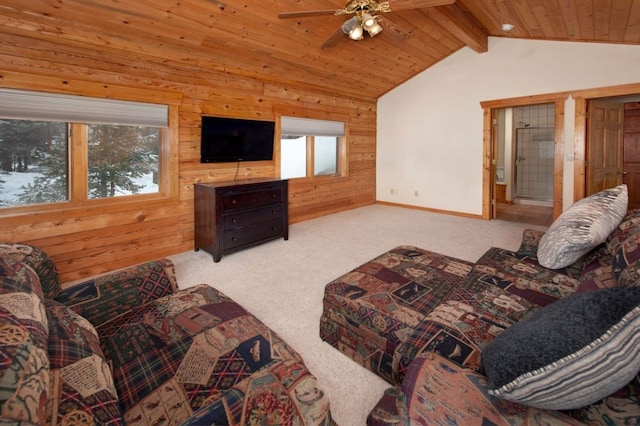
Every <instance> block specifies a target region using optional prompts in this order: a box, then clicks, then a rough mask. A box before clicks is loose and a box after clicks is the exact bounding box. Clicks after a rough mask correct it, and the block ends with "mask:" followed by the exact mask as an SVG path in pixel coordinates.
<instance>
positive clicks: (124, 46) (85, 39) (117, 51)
mask: <svg viewBox="0 0 640 426" xmlns="http://www.w3.org/2000/svg"><path fill="white" fill-rule="evenodd" d="M224 2H225V3H226V4H223V3H221V2H220V1H217V0H131V1H123V0H92V1H90V2H89V1H86V0H3V1H2V3H1V4H0V49H2V51H5V52H11V51H12V49H24V48H26V46H20V44H24V41H25V40H28V41H29V47H28V48H29V49H33V50H34V52H38V46H42V57H43V58H46V55H47V54H51V49H52V48H56V46H60V47H59V51H60V52H64V45H73V46H74V47H76V48H78V47H79V48H85V49H88V50H94V51H97V52H100V53H101V54H105V55H109V57H112V58H114V59H116V58H121V60H122V61H123V63H126V62H127V60H130V61H134V62H135V59H145V60H149V59H151V60H153V61H158V62H161V63H163V64H164V65H165V66H166V65H168V66H172V67H175V68H176V69H177V70H179V71H180V72H192V73H193V75H194V76H198V78H206V76H207V73H209V72H210V71H217V72H223V73H229V74H231V75H242V76H245V77H250V78H254V79H256V80H259V81H273V82H280V83H285V84H287V85H292V86H296V87H301V86H302V87H305V88H308V89H311V90H316V91H320V92H323V93H331V94H336V95H341V96H347V97H354V98H360V99H376V98H378V97H379V96H381V95H383V94H384V93H386V92H388V91H389V90H391V89H393V88H394V87H396V86H397V85H399V84H401V83H402V82H404V81H406V80H407V79H409V78H411V77H412V76H414V75H416V74H418V73H420V72H422V71H423V70H425V69H427V68H429V67H430V66H432V65H434V64H435V63H437V62H439V61H441V60H442V59H444V58H446V57H447V56H449V55H451V54H453V53H455V52H456V51H458V50H459V49H461V48H463V47H465V46H469V47H470V48H471V49H473V50H474V51H476V52H478V54H482V53H483V52H486V51H487V48H488V47H487V45H488V36H495V37H515V38H525V39H546V40H568V41H584V42H605V43H627V44H639V43H640V1H637V0H563V1H560V0H532V1H507V0H484V1H477V0H457V1H455V2H452V4H449V5H444V6H437V7H418V8H415V9H408V10H404V9H405V8H406V7H410V6H413V5H415V6H425V5H427V4H429V3H430V1H429V0H390V1H389V3H390V5H391V8H392V9H393V7H394V4H396V6H397V8H398V9H399V10H397V11H395V12H392V13H384V14H381V15H383V18H384V20H388V21H390V22H391V23H392V24H394V25H396V26H399V27H400V28H402V29H403V30H405V31H406V32H408V33H409V35H410V37H408V38H406V39H405V38H403V37H402V33H401V32H397V31H393V28H394V27H393V26H390V24H389V22H388V21H387V22H386V23H387V25H385V21H384V20H383V28H385V29H384V30H383V31H382V33H380V34H379V35H378V36H376V37H375V38H370V37H368V36H365V39H364V40H361V41H352V40H350V39H348V38H347V37H346V36H343V37H342V38H341V39H340V40H339V41H338V42H337V43H336V44H335V45H334V46H332V47H330V48H326V49H323V48H322V45H323V43H324V42H325V41H326V40H327V39H328V38H329V37H330V36H331V35H332V34H334V33H335V31H336V30H337V29H338V28H339V27H340V26H341V25H342V23H343V22H344V21H345V20H346V19H347V18H346V17H345V16H333V15H326V16H313V17H300V18H294V19H279V18H278V14H279V12H295V11H307V10H325V9H341V8H343V7H344V6H345V0H242V1H235V0H224ZM504 23H510V24H512V25H514V28H513V30H512V31H510V32H505V31H504V30H503V29H502V24H504ZM45 50H46V52H45ZM34 54H37V53H34ZM0 65H1V64H0ZM0 72H1V71H0ZM470 72H472V71H471V70H470Z"/></svg>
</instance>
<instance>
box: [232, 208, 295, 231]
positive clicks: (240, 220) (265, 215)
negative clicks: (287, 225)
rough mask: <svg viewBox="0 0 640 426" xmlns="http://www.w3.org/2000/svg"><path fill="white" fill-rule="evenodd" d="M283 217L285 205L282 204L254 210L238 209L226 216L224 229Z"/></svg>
mask: <svg viewBox="0 0 640 426" xmlns="http://www.w3.org/2000/svg"><path fill="white" fill-rule="evenodd" d="M282 217H284V206H283V205H282V204H274V205H272V206H267V207H262V208H259V209H253V210H238V211H235V212H232V213H229V214H226V215H225V216H224V219H223V227H224V229H232V228H238V227H240V226H245V225H251V224H255V223H258V222H263V221H265V220H270V219H274V218H282Z"/></svg>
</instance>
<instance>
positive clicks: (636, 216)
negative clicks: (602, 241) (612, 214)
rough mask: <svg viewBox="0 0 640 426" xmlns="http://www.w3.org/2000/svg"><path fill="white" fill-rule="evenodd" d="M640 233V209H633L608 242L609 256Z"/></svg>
mask: <svg viewBox="0 0 640 426" xmlns="http://www.w3.org/2000/svg"><path fill="white" fill-rule="evenodd" d="M637 233H640V209H631V210H629V211H628V212H627V214H626V215H625V216H624V218H623V219H622V221H621V222H620V224H619V225H618V226H617V227H616V229H615V230H614V231H613V232H612V233H611V235H609V237H608V238H607V241H606V246H607V250H608V251H609V254H612V255H613V254H614V253H615V252H616V251H617V249H618V248H619V247H620V245H621V244H622V243H624V242H625V241H626V240H628V239H629V237H631V236H632V235H634V234H637Z"/></svg>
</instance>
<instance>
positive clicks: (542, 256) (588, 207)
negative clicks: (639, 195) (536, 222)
mask: <svg viewBox="0 0 640 426" xmlns="http://www.w3.org/2000/svg"><path fill="white" fill-rule="evenodd" d="M628 202H629V196H628V192H627V185H624V184H622V185H618V186H616V187H615V188H610V189H605V190H604V191H600V192H598V193H596V194H593V195H590V196H588V197H586V198H583V199H582V200H579V201H577V202H575V203H574V204H573V205H572V206H571V207H569V208H568V209H567V210H565V211H564V212H563V213H562V214H561V215H560V217H558V218H557V219H556V220H555V221H554V222H553V223H552V224H551V226H550V227H549V230H548V231H547V232H545V234H544V235H543V236H542V238H541V239H540V244H539V246H538V252H537V257H538V263H540V265H542V266H544V267H545V268H549V269H560V268H565V267H567V266H569V265H571V264H572V263H574V262H575V261H577V260H579V259H580V258H581V257H582V256H584V255H585V254H587V253H588V252H589V251H590V250H591V249H593V248H594V247H596V246H598V245H599V244H602V243H604V242H605V241H606V240H607V237H609V235H610V234H611V233H612V232H613V231H614V229H616V227H617V226H618V225H619V224H620V222H621V221H622V219H623V218H624V216H625V214H626V213H627V206H628Z"/></svg>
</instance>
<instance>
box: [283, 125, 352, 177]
mask: <svg viewBox="0 0 640 426" xmlns="http://www.w3.org/2000/svg"><path fill="white" fill-rule="evenodd" d="M344 144H345V138H344V123H342V122H339V121H327V120H313V119H308V118H294V117H282V118H281V125H280V177H281V178H282V179H290V178H300V177H313V176H323V175H328V176H337V175H340V174H341V170H343V167H342V166H343V164H344V163H346V155H344V154H341V153H343V152H344V151H345V150H344V149H342V148H343V145H344Z"/></svg>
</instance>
